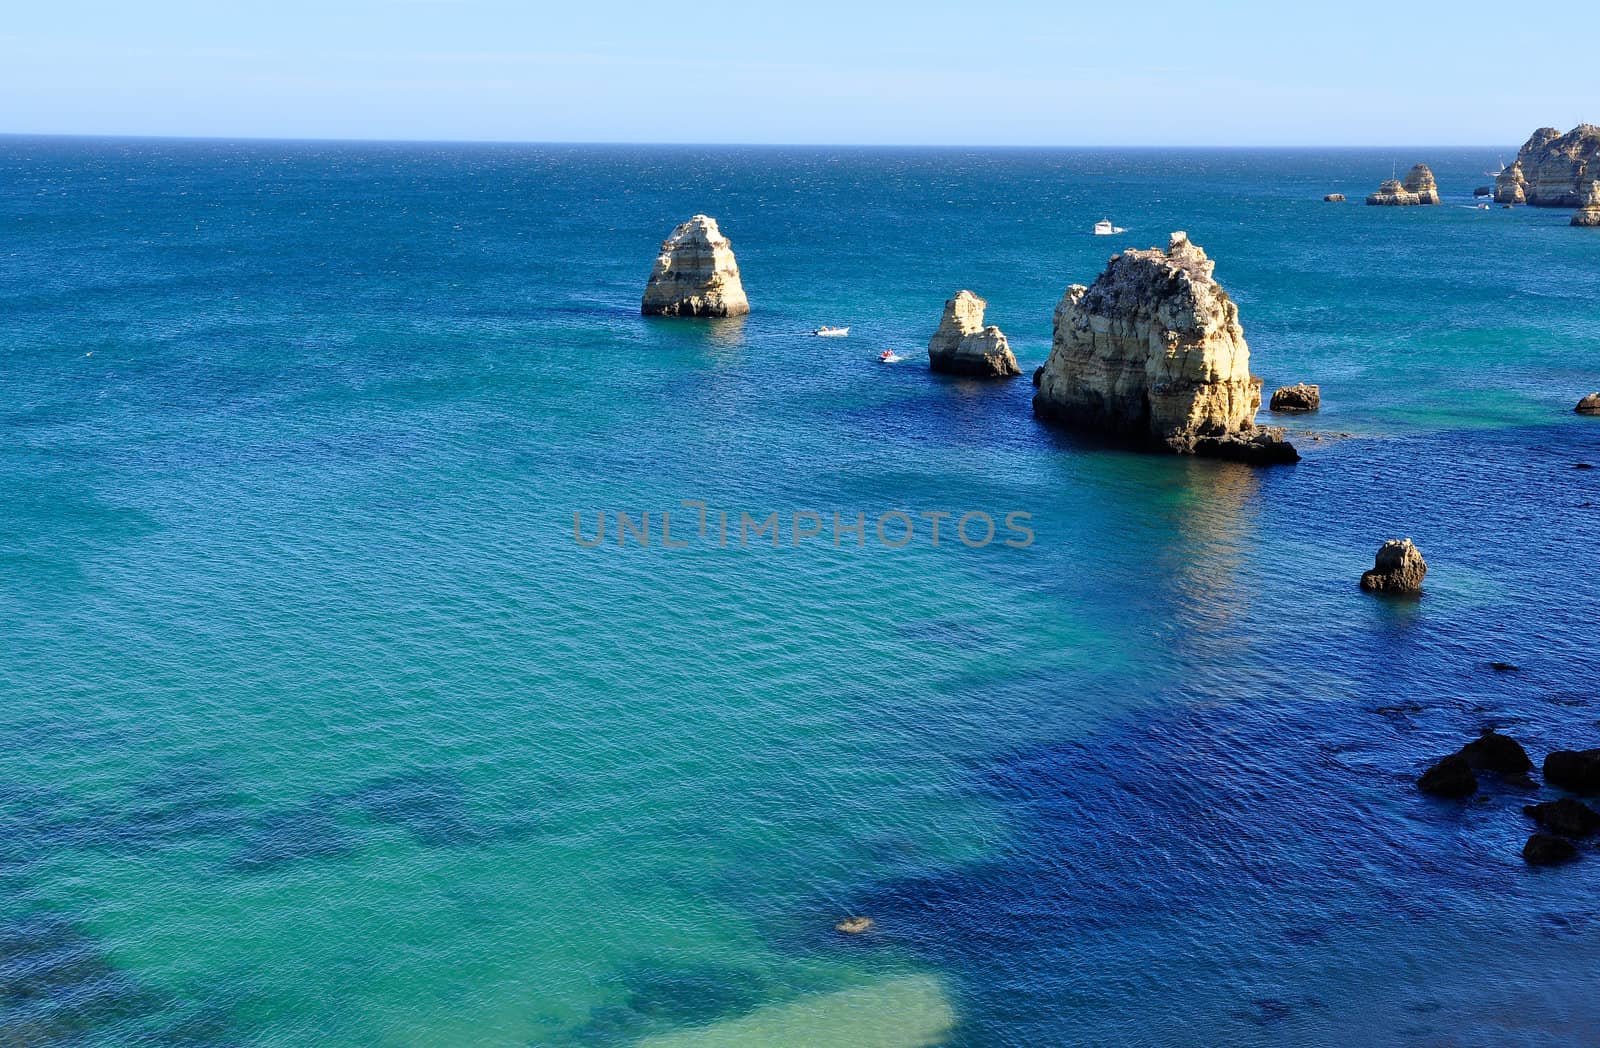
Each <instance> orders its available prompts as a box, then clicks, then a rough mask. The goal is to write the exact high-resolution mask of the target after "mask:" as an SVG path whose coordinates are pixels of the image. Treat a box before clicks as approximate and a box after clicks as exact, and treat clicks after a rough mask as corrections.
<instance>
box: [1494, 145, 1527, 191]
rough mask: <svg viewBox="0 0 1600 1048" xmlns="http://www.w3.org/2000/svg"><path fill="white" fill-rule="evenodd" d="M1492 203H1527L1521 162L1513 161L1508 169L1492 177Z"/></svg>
mask: <svg viewBox="0 0 1600 1048" xmlns="http://www.w3.org/2000/svg"><path fill="white" fill-rule="evenodd" d="M1524 148H1526V147H1524ZM1494 202H1495V203H1496V204H1526V203H1527V202H1528V179H1527V177H1526V176H1525V175H1524V174H1523V173H1522V161H1520V160H1513V161H1512V162H1511V166H1510V167H1508V168H1506V169H1505V170H1504V171H1501V172H1500V173H1499V174H1498V175H1495V176H1494Z"/></svg>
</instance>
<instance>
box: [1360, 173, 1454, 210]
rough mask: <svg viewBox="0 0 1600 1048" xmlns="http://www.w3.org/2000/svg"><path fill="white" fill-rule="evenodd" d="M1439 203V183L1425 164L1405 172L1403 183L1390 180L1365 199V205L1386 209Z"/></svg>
mask: <svg viewBox="0 0 1600 1048" xmlns="http://www.w3.org/2000/svg"><path fill="white" fill-rule="evenodd" d="M1438 202H1439V183H1438V182H1437V181H1435V180H1434V177H1433V171H1432V170H1431V169H1429V167H1428V165H1427V164H1417V165H1416V166H1415V167H1413V168H1412V169H1411V170H1410V171H1407V172H1406V178H1405V181H1404V182H1398V181H1395V180H1394V179H1392V178H1391V179H1390V180H1388V181H1387V182H1385V183H1384V184H1383V185H1381V186H1379V187H1378V191H1377V192H1376V193H1373V194H1372V195H1371V196H1369V197H1367V203H1369V204H1377V205H1385V206H1388V207H1406V206H1416V205H1418V204H1437V203H1438Z"/></svg>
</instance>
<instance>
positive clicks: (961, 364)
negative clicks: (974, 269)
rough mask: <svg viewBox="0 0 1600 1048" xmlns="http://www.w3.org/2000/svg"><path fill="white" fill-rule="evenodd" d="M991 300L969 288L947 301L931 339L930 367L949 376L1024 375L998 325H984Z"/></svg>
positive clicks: (929, 349) (995, 376) (1000, 376)
mask: <svg viewBox="0 0 1600 1048" xmlns="http://www.w3.org/2000/svg"><path fill="white" fill-rule="evenodd" d="M988 305H989V303H987V302H985V301H984V300H983V299H981V298H979V297H978V296H977V295H974V294H973V293H972V292H970V291H958V292H956V296H955V297H954V298H952V299H950V300H949V301H948V302H946V303H945V304H944V316H943V317H941V318H940V319H939V329H938V330H937V331H935V332H934V333H933V338H931V339H929V340H928V366H929V367H931V368H932V369H933V370H934V371H939V372H943V373H944V374H947V375H976V376H978V377H980V378H1004V377H1009V376H1011V375H1020V374H1022V369H1021V368H1020V367H1018V366H1017V358H1016V357H1015V356H1013V355H1012V353H1011V346H1010V344H1009V343H1007V342H1006V336H1005V335H1004V334H1003V333H1002V332H1001V331H1000V329H999V328H997V327H995V326H994V325H993V324H990V325H989V326H988V327H984V326H983V311H984V309H986V308H987V307H988Z"/></svg>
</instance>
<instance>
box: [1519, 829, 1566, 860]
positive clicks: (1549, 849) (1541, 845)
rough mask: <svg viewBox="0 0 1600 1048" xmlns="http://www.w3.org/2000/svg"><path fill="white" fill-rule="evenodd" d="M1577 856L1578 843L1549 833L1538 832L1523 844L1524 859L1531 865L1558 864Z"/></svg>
mask: <svg viewBox="0 0 1600 1048" xmlns="http://www.w3.org/2000/svg"><path fill="white" fill-rule="evenodd" d="M1577 857H1578V846H1577V845H1575V844H1573V843H1572V842H1571V841H1569V840H1567V839H1566V838H1564V837H1554V836H1552V835H1550V834H1548V833H1536V834H1534V835H1533V836H1532V837H1529V838H1528V843H1527V844H1525V845H1523V846H1522V859H1523V861H1524V862H1526V863H1527V864H1528V865H1529V866H1556V865H1559V864H1560V863H1563V862H1571V861H1572V860H1573V859H1576V858H1577Z"/></svg>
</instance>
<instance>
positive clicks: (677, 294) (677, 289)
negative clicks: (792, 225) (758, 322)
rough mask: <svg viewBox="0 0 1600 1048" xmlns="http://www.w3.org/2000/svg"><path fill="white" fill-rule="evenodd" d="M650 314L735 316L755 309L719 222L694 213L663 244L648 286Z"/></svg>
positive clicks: (646, 301)
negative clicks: (747, 298) (741, 280)
mask: <svg viewBox="0 0 1600 1048" xmlns="http://www.w3.org/2000/svg"><path fill="white" fill-rule="evenodd" d="M641 310H642V311H643V312H644V313H645V314H646V315H647V316H663V317H736V316H740V315H742V314H745V313H748V312H750V303H749V301H747V300H746V299H745V297H744V284H742V283H741V282H740V280H739V264H738V263H737V262H735V261H734V259H733V245H732V244H730V243H729V242H728V238H727V237H725V236H723V235H722V231H721V230H719V229H718V228H717V220H716V219H714V218H709V217H707V216H705V215H695V216H694V217H693V218H691V219H689V221H687V222H685V223H684V224H683V225H681V226H679V227H678V228H676V229H674V230H673V231H672V235H671V236H669V237H668V238H667V239H666V240H664V241H663V242H662V244H661V254H660V255H658V256H656V265H655V269H654V270H652V271H651V273H650V282H649V283H648V284H646V285H645V289H644V301H643V303H642V305H641Z"/></svg>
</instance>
